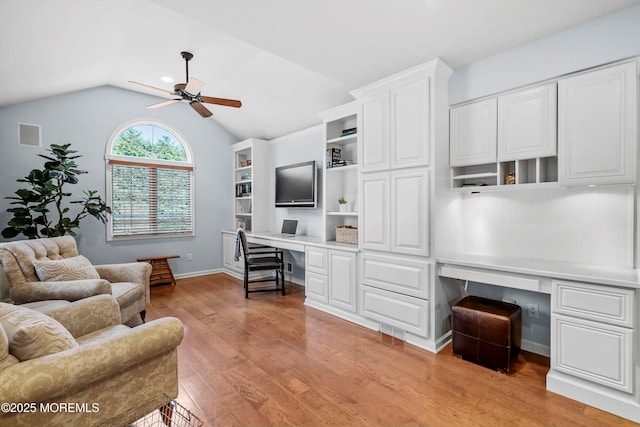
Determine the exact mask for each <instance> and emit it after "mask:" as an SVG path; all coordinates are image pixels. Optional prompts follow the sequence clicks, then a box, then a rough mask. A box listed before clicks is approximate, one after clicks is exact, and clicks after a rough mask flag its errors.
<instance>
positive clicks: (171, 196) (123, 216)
mask: <svg viewBox="0 0 640 427" xmlns="http://www.w3.org/2000/svg"><path fill="white" fill-rule="evenodd" d="M109 145H110V149H109V154H108V155H107V161H108V167H107V169H108V172H107V173H108V177H107V178H108V179H107V180H108V182H109V187H110V188H108V191H107V193H108V194H107V197H108V204H109V205H110V206H111V212H112V213H111V218H110V221H109V224H110V227H109V228H110V230H109V231H110V232H109V233H108V234H109V238H110V239H118V238H135V237H162V236H167V237H169V236H172V237H175V236H180V235H189V236H191V235H193V234H194V233H193V231H194V224H193V222H194V221H193V205H194V203H193V163H192V162H191V161H190V159H191V155H190V153H189V150H188V146H187V145H186V143H185V142H184V141H183V140H182V139H181V138H179V137H178V136H177V135H176V134H175V133H174V132H171V131H170V130H169V129H167V128H166V127H164V126H162V127H160V126H159V125H158V124H157V123H146V122H145V123H135V124H134V125H133V126H132V125H129V126H127V127H126V128H125V129H121V130H120V131H119V132H117V133H116V136H115V137H114V138H112V141H111V143H110V144H109Z"/></svg>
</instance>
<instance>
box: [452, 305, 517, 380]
mask: <svg viewBox="0 0 640 427" xmlns="http://www.w3.org/2000/svg"><path fill="white" fill-rule="evenodd" d="M452 312H453V352H454V353H455V354H459V355H461V356H462V358H463V359H465V360H469V361H472V362H476V363H479V364H481V365H484V366H488V367H491V368H494V369H498V370H500V371H504V372H509V365H510V364H511V360H512V359H515V357H516V356H517V355H518V352H519V351H520V344H521V341H522V310H521V308H520V306H518V305H515V304H510V303H507V302H502V301H496V300H492V299H488V298H483V297H478V296H473V295H470V296H467V297H465V298H463V299H462V300H460V301H459V302H457V303H456V304H455V305H454V306H453V308H452Z"/></svg>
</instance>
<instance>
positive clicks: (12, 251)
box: [0, 236, 152, 323]
mask: <svg viewBox="0 0 640 427" xmlns="http://www.w3.org/2000/svg"><path fill="white" fill-rule="evenodd" d="M0 264H2V269H3V270H4V272H5V274H6V277H7V281H8V282H9V286H10V296H11V299H12V300H13V301H14V302H15V303H16V304H25V303H33V302H35V301H45V302H43V303H41V305H42V304H45V305H46V304H47V303H46V301H48V300H67V301H76V300H79V299H82V298H87V297H90V296H93V295H99V294H110V295H113V296H114V297H115V298H116V300H117V301H118V304H119V306H120V312H121V322H122V323H126V322H128V321H130V320H131V319H132V318H133V317H134V316H136V315H138V313H139V314H140V316H141V318H142V320H143V321H144V315H145V312H146V311H145V309H146V303H147V302H149V300H150V294H149V277H150V276H151V269H152V268H151V265H149V264H147V263H143V262H131V263H124V264H109V265H91V262H90V261H89V260H88V259H87V258H85V257H83V256H82V255H79V254H78V247H77V245H76V241H75V239H74V238H73V237H71V236H62V237H52V238H43V239H32V240H19V241H15V242H8V243H0Z"/></svg>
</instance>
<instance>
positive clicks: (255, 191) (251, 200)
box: [230, 138, 271, 232]
mask: <svg viewBox="0 0 640 427" xmlns="http://www.w3.org/2000/svg"><path fill="white" fill-rule="evenodd" d="M232 150H233V183H234V200H235V201H234V204H233V206H234V207H233V216H234V223H233V224H230V225H232V226H233V227H234V229H235V228H237V227H242V228H244V230H245V231H247V232H251V231H256V230H257V231H268V230H269V212H270V211H271V209H270V206H269V191H270V190H269V185H270V181H271V180H270V179H269V142H268V141H263V140H261V139H255V138H250V139H247V140H245V141H241V142H238V143H236V144H233V147H232Z"/></svg>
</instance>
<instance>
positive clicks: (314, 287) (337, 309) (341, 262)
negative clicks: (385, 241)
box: [305, 246, 358, 319]
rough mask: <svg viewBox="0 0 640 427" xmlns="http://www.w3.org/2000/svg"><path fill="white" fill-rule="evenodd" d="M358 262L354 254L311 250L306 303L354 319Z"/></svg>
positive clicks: (307, 254)
mask: <svg viewBox="0 0 640 427" xmlns="http://www.w3.org/2000/svg"><path fill="white" fill-rule="evenodd" d="M357 260H358V254H357V252H355V251H352V250H341V249H329V248H323V247H314V246H307V247H306V250H305V275H306V278H305V296H306V302H305V303H306V304H307V305H311V306H314V307H316V308H320V309H323V310H325V311H328V312H330V313H333V314H336V315H338V316H341V317H345V318H347V319H351V317H353V315H355V314H356V313H357V311H358V306H357V290H358V265H357Z"/></svg>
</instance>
